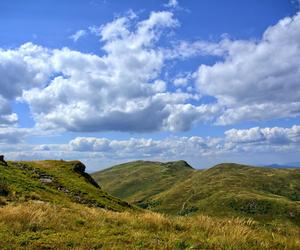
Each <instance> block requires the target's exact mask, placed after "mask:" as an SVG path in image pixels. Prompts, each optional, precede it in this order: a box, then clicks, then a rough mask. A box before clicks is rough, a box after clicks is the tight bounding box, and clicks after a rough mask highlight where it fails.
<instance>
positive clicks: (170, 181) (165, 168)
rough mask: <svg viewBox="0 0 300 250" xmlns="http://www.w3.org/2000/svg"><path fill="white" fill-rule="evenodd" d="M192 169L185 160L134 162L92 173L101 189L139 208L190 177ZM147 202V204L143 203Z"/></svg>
mask: <svg viewBox="0 0 300 250" xmlns="http://www.w3.org/2000/svg"><path fill="white" fill-rule="evenodd" d="M194 172H195V170H194V169H193V168H192V167H191V166H190V165H189V164H188V163H186V162H185V161H176V162H167V163H161V162H151V161H134V162H129V163H124V164H120V165H117V166H114V167H111V168H108V169H105V170H103V171H100V172H97V173H94V174H92V176H93V178H94V179H95V180H96V181H97V182H98V183H100V185H101V186H103V187H104V190H108V192H109V193H110V194H112V195H114V196H117V197H119V198H121V199H126V200H127V201H128V202H131V203H134V204H138V205H140V206H141V207H143V206H144V205H146V204H144V201H145V200H147V201H151V199H152V198H153V197H154V196H155V195H157V194H160V193H161V192H163V191H165V190H168V189H170V188H171V187H172V186H173V185H174V184H175V183H179V182H182V181H183V180H185V179H186V178H188V177H190V176H192V174H193V173H194ZM147 205H149V204H147Z"/></svg>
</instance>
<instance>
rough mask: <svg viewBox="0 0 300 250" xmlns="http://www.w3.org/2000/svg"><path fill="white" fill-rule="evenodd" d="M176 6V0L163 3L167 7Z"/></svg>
mask: <svg viewBox="0 0 300 250" xmlns="http://www.w3.org/2000/svg"><path fill="white" fill-rule="evenodd" d="M177 6H178V1H177V0H169V2H168V3H167V4H165V7H167V8H176V7H177Z"/></svg>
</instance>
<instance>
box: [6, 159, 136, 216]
mask: <svg viewBox="0 0 300 250" xmlns="http://www.w3.org/2000/svg"><path fill="white" fill-rule="evenodd" d="M84 168H85V167H84V165H83V164H82V163H80V162H78V161H70V162H66V161H36V162H8V166H0V205H1V204H6V203H13V202H14V203H18V202H24V201H29V200H38V201H44V202H51V203H55V204H66V205H68V204H70V203H73V202H77V203H83V204H86V205H88V206H94V207H102V208H107V209H111V210H114V211H124V210H127V209H132V208H133V207H132V206H131V205H130V204H128V203H126V202H124V201H122V200H120V199H118V198H115V197H113V196H111V195H109V194H107V193H106V192H104V191H103V190H102V189H101V188H100V187H99V186H98V184H97V183H96V182H95V181H94V180H93V179H92V178H91V177H90V176H89V175H88V174H86V173H85V172H84Z"/></svg>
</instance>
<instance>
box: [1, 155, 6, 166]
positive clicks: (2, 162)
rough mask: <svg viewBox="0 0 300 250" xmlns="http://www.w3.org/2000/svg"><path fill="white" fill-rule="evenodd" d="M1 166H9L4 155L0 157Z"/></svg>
mask: <svg viewBox="0 0 300 250" xmlns="http://www.w3.org/2000/svg"><path fill="white" fill-rule="evenodd" d="M0 164H2V165H4V166H7V162H6V161H5V160H4V155H0Z"/></svg>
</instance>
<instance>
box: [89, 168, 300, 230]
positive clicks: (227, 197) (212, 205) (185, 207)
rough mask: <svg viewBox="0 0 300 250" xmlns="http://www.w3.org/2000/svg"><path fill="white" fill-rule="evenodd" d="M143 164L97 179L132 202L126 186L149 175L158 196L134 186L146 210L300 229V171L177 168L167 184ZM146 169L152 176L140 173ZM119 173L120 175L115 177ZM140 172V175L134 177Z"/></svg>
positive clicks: (155, 170) (104, 186) (148, 178)
mask: <svg viewBox="0 0 300 250" xmlns="http://www.w3.org/2000/svg"><path fill="white" fill-rule="evenodd" d="M142 164H143V163H142V162H141V163H140V164H137V163H135V164H134V165H133V164H132V163H130V164H129V165H130V171H128V168H127V166H128V165H126V164H125V165H119V166H117V167H112V168H110V169H109V170H104V171H102V172H98V173H97V174H95V175H94V177H95V179H96V180H97V181H99V183H101V184H102V186H103V188H104V189H105V190H107V191H108V192H112V193H114V195H116V196H119V197H123V198H126V199H127V200H130V199H132V196H128V193H127V192H128V191H127V190H126V185H125V184H124V183H128V180H130V183H137V182H138V180H139V179H140V176H141V175H143V178H144V179H145V180H147V181H146V182H150V181H151V183H152V185H151V189H150V190H151V194H152V195H151V196H149V195H148V192H149V190H148V189H147V187H148V186H143V185H134V187H135V188H136V189H137V190H136V191H135V192H136V193H138V194H139V199H140V200H142V201H143V202H142V205H143V207H148V208H150V209H151V210H153V211H157V212H164V213H167V214H173V215H176V214H179V215H188V214H189V215H192V214H195V213H204V214H208V215H213V216H245V217H252V218H255V219H257V220H262V221H274V220H282V221H285V220H288V221H291V222H293V223H296V224H298V225H300V169H272V168H258V167H251V166H245V165H238V164H220V165H217V166H215V167H213V168H210V169H207V170H202V171H196V170H189V171H188V174H183V175H181V171H180V170H179V169H176V172H177V174H176V175H173V177H172V178H173V179H172V181H170V182H168V185H166V184H165V183H164V180H165V179H168V178H166V177H165V175H164V174H162V173H164V172H163V171H158V170H157V168H158V166H160V165H159V163H155V164H151V163H148V164H147V166H146V167H144V166H142ZM122 166H125V168H122ZM134 168H135V169H136V170H134ZM144 168H146V169H147V172H144V173H140V172H143V169H144ZM179 168H180V167H179ZM152 169H153V170H152ZM114 171H116V172H117V173H118V174H117V175H114V174H111V173H114ZM135 171H137V172H138V173H139V174H138V175H136V174H134V173H135ZM151 171H153V172H151ZM184 173H186V172H184ZM177 178H178V179H177ZM110 183H113V186H111V185H110ZM111 187H113V188H111ZM140 187H141V188H140ZM152 187H158V188H159V189H160V192H156V193H154V192H152V190H153V188H152ZM116 190H118V192H115V191H116ZM122 190H123V193H122ZM140 203H141V202H140ZM137 204H138V203H137Z"/></svg>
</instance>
